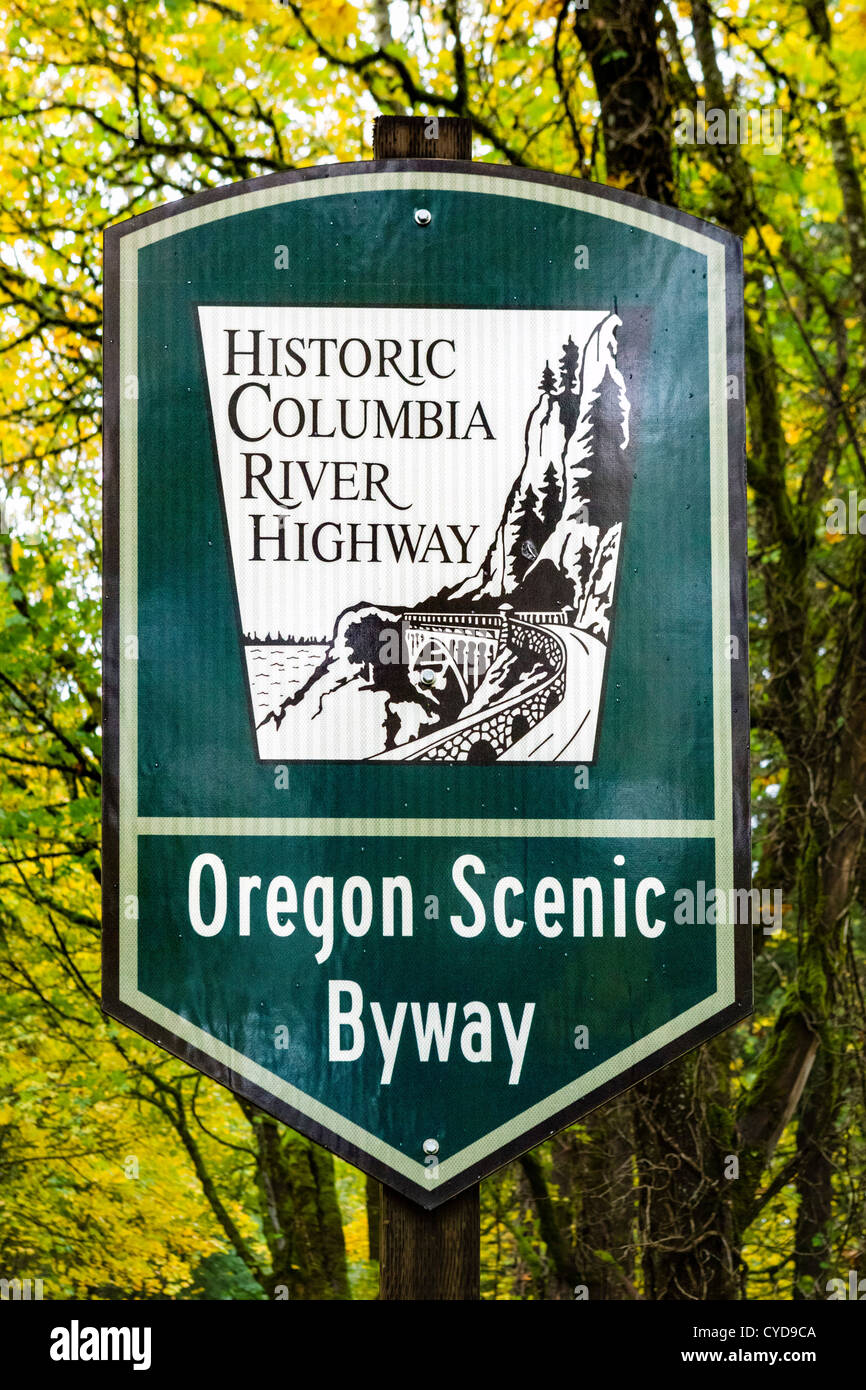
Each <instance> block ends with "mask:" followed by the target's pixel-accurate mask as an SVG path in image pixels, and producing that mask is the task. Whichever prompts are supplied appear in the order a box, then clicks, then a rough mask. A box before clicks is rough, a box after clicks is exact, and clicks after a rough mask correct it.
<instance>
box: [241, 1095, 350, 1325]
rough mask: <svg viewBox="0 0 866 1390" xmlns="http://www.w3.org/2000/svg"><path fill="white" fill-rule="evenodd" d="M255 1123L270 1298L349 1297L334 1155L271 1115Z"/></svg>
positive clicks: (257, 1166)
mask: <svg viewBox="0 0 866 1390" xmlns="http://www.w3.org/2000/svg"><path fill="white" fill-rule="evenodd" d="M252 1123H253V1133H254V1135H255V1138H256V1148H257V1165H256V1179H257V1182H258V1188H259V1193H260V1197H261V1209H262V1216H263V1221H262V1225H263V1231H264V1237H265V1240H266V1242H267V1245H268V1250H269V1251H270V1255H271V1274H270V1279H269V1281H268V1291H269V1293H270V1295H271V1297H272V1298H288V1299H299V1300H305V1301H309V1300H331V1299H348V1298H350V1297H351V1294H350V1292H349V1275H348V1269H347V1266H346V1244H345V1241H344V1239H343V1226H342V1221H341V1219H340V1208H339V1204H338V1202H337V1191H336V1186H335V1182H334V1160H333V1158H332V1157H331V1155H330V1154H329V1153H328V1152H327V1151H326V1150H325V1149H322V1148H319V1146H318V1145H317V1144H314V1143H312V1142H311V1141H310V1140H309V1139H304V1138H302V1137H301V1135H299V1134H295V1132H294V1131H293V1130H290V1129H286V1128H285V1126H283V1125H279V1124H277V1122H276V1120H272V1119H270V1118H269V1117H268V1116H266V1115H258V1114H256V1115H255V1116H254V1118H253V1121H252Z"/></svg>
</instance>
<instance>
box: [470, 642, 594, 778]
mask: <svg viewBox="0 0 866 1390" xmlns="http://www.w3.org/2000/svg"><path fill="white" fill-rule="evenodd" d="M542 630H543V631H544V632H547V633H549V634H550V635H551V637H555V638H556V639H557V641H559V642H560V643H561V644H562V647H563V650H564V656H565V689H564V691H563V694H562V698H561V699H560V700H559V701H558V703H557V704H555V705H554V707H553V709H552V710H551V711H550V712H549V714H547V715H545V717H544V718H543V719H542V720H540V721H539V723H538V724H535V725H533V727H532V728H531V729H530V730H529V732H528V733H527V734H524V736H523V738H520V739H518V740H517V742H516V743H512V745H511V747H510V748H507V749H506V750H505V752H504V753H501V754H500V756H499V758H498V760H497V761H499V762H504V763H507V762H514V763H525V762H535V761H536V760H540V761H543V762H550V763H552V762H575V763H587V762H591V761H592V757H593V752H594V749H595V732H596V725H597V723H598V715H599V710H600V708H601V690H602V683H603V681H604V663H605V657H606V655H607V647H606V646H605V644H604V642H600V641H599V639H598V638H597V637H592V636H591V635H590V634H589V633H588V632H579V631H578V630H577V629H575V628H571V627H559V626H557V627H553V626H547V625H546V624H545V625H544V626H543V628H542Z"/></svg>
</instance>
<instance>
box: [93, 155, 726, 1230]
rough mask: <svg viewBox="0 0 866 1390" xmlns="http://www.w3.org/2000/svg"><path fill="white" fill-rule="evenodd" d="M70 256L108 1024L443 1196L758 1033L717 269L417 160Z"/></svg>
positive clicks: (213, 198) (603, 221) (524, 183)
mask: <svg viewBox="0 0 866 1390" xmlns="http://www.w3.org/2000/svg"><path fill="white" fill-rule="evenodd" d="M420 207H423V208H424V209H425V210H427V212H429V217H427V218H420V219H419V218H416V216H415V212H416V211H417V209H418V208H420ZM106 255H107V323H106V351H107V381H106V554H107V562H106V574H107V580H106V706H107V728H106V739H107V762H108V776H107V782H106V798H105V844H106V871H105V955H104V1002H105V1007H106V1009H107V1010H108V1011H109V1012H110V1013H112V1014H113V1015H115V1016H116V1017H118V1018H120V1019H122V1020H124V1021H125V1022H126V1023H128V1024H130V1026H132V1027H134V1028H137V1029H138V1030H139V1031H140V1032H143V1033H144V1034H146V1035H147V1036H149V1037H151V1038H153V1039H155V1040H156V1041H158V1042H159V1043H161V1044H162V1045H163V1046H165V1047H167V1048H169V1049H171V1050H172V1051H174V1052H176V1053H177V1054H178V1055H179V1056H181V1057H184V1058H185V1059H186V1060H188V1061H190V1062H191V1063H192V1064H193V1065H195V1066H197V1067H199V1068H201V1069H202V1070H204V1071H206V1072H207V1073H208V1074H210V1075H212V1076H215V1077H216V1078H217V1079H218V1080H220V1081H222V1082H223V1083H224V1084H226V1085H228V1086H230V1087H232V1088H233V1089H235V1090H236V1091H238V1092H240V1093H241V1094H243V1095H245V1096H248V1097H249V1098H251V1099H253V1100H254V1101H255V1102H256V1103H257V1104H259V1105H261V1106H263V1107H264V1108H266V1109H267V1110H269V1111H270V1112H271V1113H273V1114H275V1115H277V1116H278V1117H279V1118H281V1119H283V1120H285V1121H286V1122H287V1123H289V1124H291V1125H293V1126H295V1127H296V1128H298V1129H300V1130H302V1131H303V1132H304V1133H306V1134H309V1135H310V1136H311V1137H313V1138H315V1139H317V1140H319V1141H320V1142H322V1143H324V1144H326V1145H328V1146H329V1147H331V1148H332V1149H334V1150H335V1151H336V1152H338V1153H341V1154H343V1155H344V1156H346V1157H347V1158H349V1159H350V1160H351V1161H353V1162H356V1163H357V1164H359V1166H361V1167H363V1168H365V1169H366V1170H367V1171H370V1172H373V1173H374V1174H377V1175H378V1176H380V1177H382V1178H383V1179H384V1180H385V1181H387V1182H389V1183H391V1184H392V1185H394V1186H396V1187H398V1188H400V1189H401V1190H403V1191H405V1192H407V1193H408V1194H409V1195H410V1196H412V1197H413V1198H414V1199H415V1200H417V1201H419V1202H420V1203H422V1204H423V1205H425V1206H428V1207H429V1206H434V1205H436V1204H437V1203H439V1202H441V1201H443V1200H445V1199H446V1198H447V1197H449V1196H451V1195H453V1194H454V1193H455V1192H457V1191H459V1190H460V1189H461V1188H462V1187H465V1186H467V1185H468V1184H469V1183H471V1182H474V1181H477V1180H478V1178H479V1177H480V1176H482V1175H483V1174H484V1173H487V1172H490V1171H492V1170H493V1169H494V1168H495V1167H496V1166H498V1165H499V1164H500V1163H502V1162H503V1161H505V1160H506V1159H507V1158H509V1157H511V1156H513V1155H515V1154H517V1153H519V1152H520V1151H521V1150H522V1149H525V1148H527V1147H529V1146H530V1145H531V1144H533V1143H536V1142H538V1141H539V1140H540V1139H541V1138H543V1137H545V1136H546V1135H548V1134H551V1133H553V1132H555V1130H556V1129H557V1128H560V1127H562V1125H564V1124H566V1123H569V1122H570V1121H571V1120H573V1119H575V1118H577V1117H579V1116H580V1115H581V1114H583V1113H585V1112H586V1111H587V1110H588V1109H590V1108H592V1107H593V1106H594V1105H596V1104H598V1103H599V1102H600V1101H601V1100H603V1099H605V1098H606V1097H607V1096H610V1095H613V1094H615V1093H616V1092H617V1091H618V1090H621V1089H623V1088H624V1087H625V1086H627V1085H630V1084H632V1083H633V1082H634V1081H636V1080H638V1079H639V1078H640V1077H641V1076H644V1075H646V1074H647V1073H648V1072H650V1071H652V1070H654V1069H655V1068H657V1067H658V1066H660V1065H662V1064H663V1063H664V1062H665V1061H667V1060H669V1059H670V1058H672V1057H674V1056H676V1055H678V1053H680V1052H682V1051H684V1050H686V1049H688V1048H689V1047H692V1046H695V1045H696V1044H697V1043H698V1042H700V1041H702V1040H703V1039H704V1038H706V1037H709V1036H710V1035H711V1034H712V1033H713V1032H716V1031H718V1030H719V1029H720V1028H723V1027H725V1026H727V1025H728V1024H730V1023H731V1022H733V1021H734V1020H736V1019H737V1018H740V1017H742V1016H743V1015H744V1014H745V1013H746V1012H748V1010H749V1008H750V990H751V983H750V966H749V960H750V928H749V926H748V924H745V925H737V923H738V922H742V921H743V914H742V902H743V898H744V895H745V891H746V889H747V885H748V873H749V859H748V811H747V807H748V801H747V796H748V792H747V788H748V778H747V767H748V765H747V753H748V744H747V740H748V728H747V712H746V675H745V672H746V624H745V583H744V575H745V539H744V536H745V532H744V477H743V402H742V384H741V383H742V361H741V357H742V341H741V337H742V330H741V318H740V305H741V300H742V279H741V264H740V250H739V243H738V242H737V241H736V239H735V238H733V237H731V236H730V235H728V234H726V233H723V232H721V231H719V230H718V229H717V228H715V227H711V226H709V225H708V224H705V223H702V222H699V221H697V220H696V219H694V218H689V217H686V216H684V215H683V214H679V213H677V212H674V211H672V210H670V209H666V208H661V207H658V206H656V205H654V204H650V203H647V202H644V201H641V200H639V199H636V198H634V197H631V196H628V195H625V194H620V193H618V192H616V191H614V190H610V189H605V188H599V187H596V186H595V185H588V184H582V183H578V182H576V181H574V180H569V179H562V178H557V177H555V176H546V175H541V174H529V173H524V172H520V173H518V172H517V171H514V170H510V169H508V170H506V169H499V168H495V167H493V166H484V165H463V164H452V163H449V164H448V165H443V164H437V163H435V162H428V161H425V162H423V163H422V164H417V165H414V166H413V165H412V164H411V163H408V162H404V163H401V164H396V163H394V162H389V163H388V164H387V165H377V164H375V163H372V164H369V165H353V166H328V167H327V168H316V169H310V170H304V171H301V172H298V173H292V174H289V175H280V176H275V177H272V178H267V179H263V180H258V181H255V182H252V183H248V184H240V185H237V186H235V187H234V188H231V189H225V190H218V191H210V192H208V193H205V194H202V195H199V196H198V197H196V198H193V199H190V200H186V201H184V202H181V203H175V204H172V205H170V206H168V207H166V208H165V209H160V210H157V211H156V212H152V213H147V214H144V215H143V216H141V217H137V218H133V219H131V220H130V221H128V222H126V223H123V224H121V225H120V226H118V227H116V228H113V229H112V230H111V231H110V232H109V233H108V235H107V238H106Z"/></svg>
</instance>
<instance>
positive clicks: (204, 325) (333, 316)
mask: <svg viewBox="0 0 866 1390" xmlns="http://www.w3.org/2000/svg"><path fill="white" fill-rule="evenodd" d="M199 323H200V329H201V338H202V344H203V348H204V357H205V361H206V365H207V374H208V385H209V392H210V407H211V412H212V419H213V427H214V434H215V437H216V443H217V451H218V455H219V467H220V481H221V487H222V495H223V504H224V507H225V512H226V520H227V529H228V536H229V542H230V546H231V551H232V565H233V571H234V578H235V584H236V587H237V594H238V606H239V610H240V619H241V624H242V639H243V643H244V655H245V661H246V672H247V682H248V689H249V699H250V706H251V713H252V719H253V723H254V726H255V730H256V747H257V752H258V755H259V757H260V758H262V759H265V760H270V761H277V762H280V761H298V760H300V761H303V760H309V761H319V760H330V759H337V760H339V759H363V760H366V759H372V758H388V759H391V760H400V761H406V762H434V761H441V762H465V761H467V760H468V761H470V762H476V763H481V762H495V761H498V760H499V759H516V760H518V761H533V760H541V761H545V762H555V761H557V760H560V759H566V758H567V759H569V760H570V761H571V762H575V761H577V762H591V761H592V760H593V757H594V750H595V741H596V732H597V728H598V721H599V716H600V712H601V701H602V689H603V682H604V671H605V656H606V652H607V645H608V640H609V636H610V623H611V616H612V609H613V602H614V593H615V588H616V572H617V562H618V558H619V551H620V541H621V537H622V528H623V524H624V521H625V512H626V509H627V503H628V491H629V488H628V484H629V481H630V475H629V458H628V453H627V449H628V410H629V407H628V399H627V393H626V389H625V383H624V382H623V379H622V376H621V374H620V372H619V370H618V368H617V363H616V355H617V331H618V329H621V327H622V320H621V319H620V318H619V317H618V315H617V314H616V313H615V312H614V311H613V310H612V309H607V308H602V309H600V310H597V311H595V312H587V311H586V310H579V311H571V312H568V311H562V310H560V311H557V312H553V313H550V312H549V313H543V314H542V313H533V312H531V311H530V312H524V313H520V314H513V313H509V312H508V311H507V310H506V311H501V310H500V311H494V312H487V313H485V312H483V311H479V310H467V309H376V310H365V311H363V312H361V311H358V310H354V311H352V312H347V311H346V310H345V309H335V308H333V307H331V308H324V307H316V308H303V309H300V308H297V307H292V308H290V309H285V308H284V309H275V308H270V309H264V310H263V309H254V308H250V307H243V306H241V307H231V308H222V307H220V308H216V307H212V306H208V307H201V308H200V309H199ZM354 446H357V447H354ZM371 455H375V457H371Z"/></svg>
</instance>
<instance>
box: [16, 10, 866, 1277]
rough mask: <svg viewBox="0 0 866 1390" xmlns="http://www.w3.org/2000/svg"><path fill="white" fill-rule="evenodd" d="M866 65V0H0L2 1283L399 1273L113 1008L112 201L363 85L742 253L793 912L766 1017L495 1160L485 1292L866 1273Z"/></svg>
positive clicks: (359, 1195)
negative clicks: (109, 914)
mask: <svg viewBox="0 0 866 1390" xmlns="http://www.w3.org/2000/svg"><path fill="white" fill-rule="evenodd" d="M864 93H866V16H864V13H863V11H862V9H861V8H860V6H859V5H858V4H856V3H854V0H840V2H839V3H827V2H826V0H788V3H786V4H778V3H768V2H767V3H765V2H764V0H753V3H746V0H734V3H731V4H722V3H719V0H712V3H710V0H693V3H686V2H685V0H684V3H681V4H674V3H663V4H660V5H658V6H655V7H654V6H653V5H652V4H651V3H645V0H589V3H588V4H587V3H584V4H580V3H578V0H515V2H514V3H511V0H489V2H488V0H478V3H475V2H474V0H445V2H444V3H427V0H408V3H407V2H406V0H398V2H397V3H394V4H391V5H388V4H385V3H384V0H382V2H381V3H377V4H370V5H366V6H362V7H355V6H354V5H351V4H348V3H344V2H343V0H297V2H296V0H290V3H288V4H287V5H279V4H278V3H276V0H244V3H243V4H240V3H215V2H214V3H204V2H202V3H194V0H159V3H157V0H130V2H129V3H124V0H116V3H113V4H104V3H94V2H93V0H69V2H68V3H57V2H56V0H41V3H39V4H36V3H34V0H26V3H0V222H2V243H3V244H2V250H0V471H2V485H0V495H2V496H3V498H4V519H3V524H2V527H0V529H2V536H0V574H2V578H0V808H2V809H0V842H2V849H0V976H2V1003H0V1014H2V1023H3V1028H2V1049H0V1250H2V1254H0V1273H2V1275H3V1276H4V1277H7V1278H11V1277H14V1276H15V1275H19V1276H20V1277H22V1278H24V1277H31V1278H38V1277H42V1278H43V1279H44V1281H45V1295H46V1297H51V1298H65V1297H70V1296H79V1297H89V1298H97V1299H101V1298H124V1299H128V1298H135V1299H142V1298H150V1299H158V1298H190V1299H202V1298H214V1299H248V1298H264V1297H289V1298H292V1299H326V1298H337V1299H346V1298H356V1299H372V1298H375V1297H376V1296H377V1287H378V1283H377V1265H376V1253H377V1223H378V1189H377V1187H376V1185H375V1184H370V1183H368V1182H366V1180H365V1179H364V1178H363V1176H362V1175H361V1174H359V1173H357V1172H355V1171H354V1170H352V1169H350V1168H349V1167H348V1166H347V1165H346V1164H343V1163H341V1162H335V1161H333V1160H332V1159H331V1158H330V1157H329V1156H328V1155H327V1154H325V1153H323V1152H322V1151H321V1150H318V1149H316V1148H315V1146H313V1145H311V1144H310V1143H308V1142H307V1141H306V1140H303V1139H301V1138H299V1137H298V1136H297V1135H294V1134H293V1133H291V1132H290V1131H287V1130H285V1129H284V1128H282V1127H281V1126H279V1125H277V1124H275V1123H274V1122H273V1121H271V1120H270V1119H268V1118H267V1117H266V1116H263V1115H262V1114H260V1113H258V1112H256V1111H254V1110H253V1108H252V1107H250V1106H247V1105H245V1104H243V1103H241V1102H239V1101H238V1100H237V1099H236V1098H234V1097H233V1096H232V1095H230V1094H229V1093H228V1092H226V1091H224V1090H222V1089H221V1088H219V1087H218V1086H216V1085H215V1084H213V1083H211V1082H210V1081H207V1080H205V1079H204V1078H202V1077H200V1076H198V1075H196V1074H195V1073H193V1072H191V1071H190V1070H189V1069H187V1068H186V1067H184V1066H183V1065H182V1064H180V1063H179V1062H177V1061H176V1060H174V1059H173V1058H171V1057H169V1056H167V1055H165V1054H164V1053H162V1052H160V1051H159V1050H158V1049H157V1048H155V1047H153V1046H151V1045H150V1044H148V1043H145V1042H143V1041H142V1040H141V1039H139V1038H138V1037H136V1036H135V1035H133V1034H131V1033H130V1032H128V1031H127V1030H126V1029H124V1028H122V1027H120V1026H119V1025H117V1024H115V1023H113V1022H112V1021H110V1020H106V1019H105V1018H104V1017H103V1015H102V1014H101V1011H100V1007H99V931H100V925H99V876H100V859H99V796H100V733H101V705H100V656H99V644H100V637H99V621H100V608H99V594H100V563H101V552H100V529H99V528H100V429H101V417H100V411H101V394H100V392H101V314H102V302H101V285H102V270H101V232H102V230H103V229H104V228H105V227H106V226H108V225H110V224H111V223H112V222H115V221H117V220H118V219H122V218H125V217H128V216H130V215H132V214H135V213H139V212H143V211H145V210H146V209H148V208H152V207H156V206H159V205H160V204H162V203H163V202H165V201H166V200H168V199H173V198H179V197H183V196H186V195H188V194H191V193H195V192H198V191H199V190H201V189H204V188H210V187H216V186H220V185H224V184H227V183H231V182H233V181H235V180H238V179H245V178H251V177H255V176H257V175H261V174H268V173H272V172H274V171H276V170H283V169H290V168H295V167H301V166H305V165H310V164H316V163H320V162H322V161H334V160H341V161H348V160H357V159H366V158H369V157H370V156H371V132H372V120H373V117H374V116H375V115H376V114H377V113H391V114H399V113H405V114H416V115H427V114H431V115H433V114H439V115H461V116H466V117H469V119H470V120H471V122H472V127H473V132H474V157H475V158H476V159H478V160H486V161H491V162H493V163H506V164H512V165H516V166H521V167H527V168H535V169H546V170H553V171H556V172H558V173H562V174H571V175H576V176H582V177H584V178H589V179H592V180H596V181H599V182H603V183H604V182H607V183H610V184H615V185H617V186H619V187H622V188H627V189H630V190H632V191H634V192H637V193H642V194H645V195H647V196H650V197H654V198H657V199H660V200H661V201H664V202H667V203H673V204H677V205H679V206H680V207H682V208H684V209H686V210H687V211H690V212H694V213H696V214H698V215H700V216H704V217H707V218H710V219H712V220H715V221H717V222H719V223H722V224H723V225H725V226H727V227H729V228H731V229H732V230H733V231H735V232H737V233H738V234H739V235H740V236H742V237H743V239H744V247H745V259H746V286H747V287H746V307H747V317H748V326H747V366H748V380H747V403H748V422H749V448H748V455H749V456H748V480H749V499H750V506H751V525H750V604H751V644H752V649H751V671H752V724H753V733H752V740H753V742H752V751H753V834H754V855H753V857H754V864H755V875H756V878H755V881H756V883H757V884H758V885H759V886H763V887H766V888H769V889H771V890H772V889H776V888H780V889H781V890H782V892H783V895H784V924H783V928H782V930H781V931H779V932H778V933H777V934H775V935H773V936H765V935H764V934H763V932H762V931H761V929H760V928H759V929H758V931H757V932H756V940H755V970H756V991H757V1008H756V1012H755V1014H754V1016H753V1018H752V1019H751V1020H749V1021H748V1022H747V1023H745V1024H743V1025H741V1026H740V1027H738V1028H736V1029H734V1030H731V1031H729V1032H728V1033H727V1034H725V1035H724V1036H723V1037H721V1038H719V1039H717V1040H715V1041H714V1042H713V1043H711V1044H709V1045H707V1046H706V1047H704V1048H702V1049H700V1050H699V1051H698V1052H696V1053H694V1054H692V1055H690V1056H689V1057H688V1058H685V1059H683V1060H682V1061H680V1062H679V1063H677V1064H675V1065H673V1066H671V1067H668V1068H666V1069H665V1070H664V1071H663V1072H662V1073H660V1074H658V1075H657V1076H656V1077H653V1078H650V1080H649V1081H647V1082H645V1083H643V1084H642V1085H641V1086H639V1087H638V1088H636V1089H635V1090H633V1091H631V1092H629V1093H628V1094H627V1095H625V1096H623V1097H621V1098H619V1099H618V1100H616V1101H614V1102H613V1103H611V1104H609V1105H607V1106H605V1107H603V1108H602V1109H600V1110H599V1111H597V1112H596V1113H595V1114H593V1115H591V1116H590V1117H589V1118H588V1119H587V1120H586V1122H585V1123H584V1124H582V1125H577V1126H574V1127H573V1128H571V1129H570V1130H568V1131H566V1132H565V1133H563V1134H562V1135H560V1136H559V1137H557V1138H556V1139H554V1140H552V1141H551V1142H549V1143H547V1144H545V1145H543V1146H542V1147H541V1148H540V1149H538V1150H536V1151H535V1152H534V1153H532V1154H529V1155H527V1156H526V1158H525V1159H523V1160H521V1161H520V1162H517V1163H514V1164H511V1165H510V1166H509V1167H507V1168H506V1169H503V1170H502V1171H501V1172H499V1173H498V1174H496V1175H495V1176H494V1177H492V1178H491V1179H489V1180H488V1181H487V1182H486V1183H485V1184H484V1185H483V1190H482V1229H483V1234H482V1262H483V1296H484V1297H485V1298H489V1299H565V1298H571V1297H573V1296H574V1288H575V1286H577V1285H582V1286H584V1287H585V1288H586V1290H587V1292H588V1294H589V1296H590V1297H592V1298H611V1299H613V1298H615V1299H636V1298H645V1299H660V1298H680V1299H700V1298H721V1299H735V1298H741V1297H750V1298H769V1299H791V1298H794V1297H796V1298H806V1299H808V1298H822V1297H826V1281H827V1279H828V1278H829V1277H831V1276H841V1277H842V1278H843V1279H846V1278H847V1271H848V1270H849V1269H860V1270H862V1269H863V1268H864V1214H863V1207H864V1199H866V1198H864V1194H866V1183H864V1163H866V1155H864V1134H863V1125H864V1115H866V1106H864V1101H866V1073H864V1048H863V1042H864V1022H866V1017H864V999H863V964H862V962H863V944H864V925H863V902H864V894H863V889H864V882H866V876H864V867H866V865H864V806H866V679H864V677H866V610H864V596H866V550H864V538H863V535H862V534H860V533H859V532H858V529H857V527H858V520H859V517H860V512H859V510H858V508H859V506H860V505H861V504H860V500H859V499H860V496H862V497H863V499H864V500H863V503H862V506H863V510H864V512H866V467H864V455H863V447H864V446H863V429H862V424H863V417H864V386H866V381H864V364H866V352H864V341H863V338H864V334H863V323H864V308H866V215H864V202H863V173H864V149H863V142H864V129H866V127H864V100H866V97H864ZM701 101H703V102H705V110H706V109H709V108H717V109H722V110H725V111H727V110H730V109H732V108H741V109H746V110H752V111H758V112H759V111H764V112H765V113H767V118H768V120H769V118H770V115H771V113H778V115H779V119H780V120H781V128H780V141H779V143H778V145H776V144H775V143H773V142H761V141H760V140H755V139H752V140H750V141H748V142H745V143H740V144H736V145H731V144H725V143H713V141H712V140H711V139H709V138H706V132H703V131H702V129H701V124H700V119H699V118H698V125H697V133H698V135H700V134H702V133H703V134H704V135H705V138H704V140H703V142H702V143H701V142H700V140H697V141H696V142H695V143H680V140H679V139H678V135H680V136H681V135H682V133H683V128H682V125H681V123H680V122H679V120H678V117H677V114H676V113H677V112H678V111H682V110H687V111H690V112H692V113H695V112H697V111H698V103H699V102H701ZM858 490H859V491H858ZM834 498H835V499H839V504H840V505H841V504H842V502H844V510H845V513H846V517H847V525H846V527H840V525H838V524H836V525H835V526H834V525H833V524H830V525H829V526H828V517H830V516H831V514H832V513H833V512H834V508H833V499H834ZM836 514H837V515H838V507H837V508H836ZM674 525H675V521H674V520H673V519H672V526H674ZM863 531H864V532H866V519H864V522H863ZM732 1160H735V1161H734V1162H733V1163H732Z"/></svg>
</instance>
